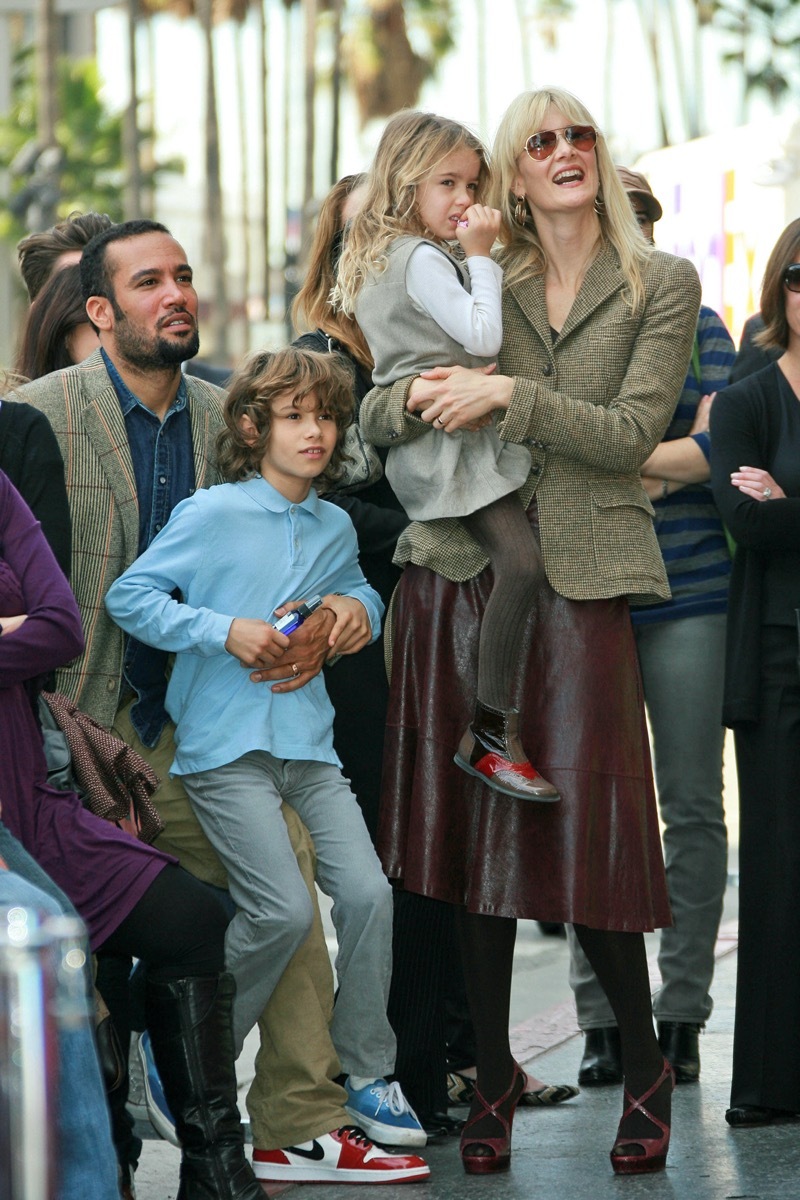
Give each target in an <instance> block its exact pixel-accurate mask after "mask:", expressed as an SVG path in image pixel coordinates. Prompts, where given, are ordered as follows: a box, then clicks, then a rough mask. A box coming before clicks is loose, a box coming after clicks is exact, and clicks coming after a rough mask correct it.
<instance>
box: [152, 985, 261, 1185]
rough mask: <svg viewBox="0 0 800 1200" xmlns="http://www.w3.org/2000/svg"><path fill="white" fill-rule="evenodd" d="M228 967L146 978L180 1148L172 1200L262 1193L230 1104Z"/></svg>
mask: <svg viewBox="0 0 800 1200" xmlns="http://www.w3.org/2000/svg"><path fill="white" fill-rule="evenodd" d="M235 991H236V986H235V984H234V981H233V976H232V975H230V974H228V973H227V972H226V973H224V974H222V975H211V976H207V977H202V978H190V979H177V980H174V981H172V982H170V983H151V982H148V985H147V999H146V1007H147V1027H148V1029H149V1031H150V1039H151V1042H152V1046H153V1055H154V1057H155V1060H156V1065H157V1067H158V1070H159V1073H160V1075H161V1081H162V1083H163V1085H164V1094H165V1096H166V1098H167V1103H168V1104H169V1107H170V1109H171V1110H172V1114H173V1116H174V1117H175V1126H176V1129H177V1132H178V1137H179V1138H180V1141H181V1146H182V1149H183V1158H182V1161H181V1183H180V1188H179V1190H178V1196H177V1200H264V1192H263V1190H262V1188H261V1186H260V1184H259V1183H258V1182H257V1181H256V1177H255V1175H254V1174H253V1170H252V1167H251V1166H250V1164H249V1162H248V1161H247V1159H246V1158H245V1154H244V1136H243V1133H242V1123H241V1120H240V1117H239V1109H238V1108H237V1105H236V1072H235V1070H234V1049H233V1026H232V1023H231V1009H232V1007H233V997H234V994H235Z"/></svg>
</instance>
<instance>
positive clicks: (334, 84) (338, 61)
mask: <svg viewBox="0 0 800 1200" xmlns="http://www.w3.org/2000/svg"><path fill="white" fill-rule="evenodd" d="M343 8H344V0H333V74H332V76H331V169H330V182H331V187H333V185H334V184H335V183H336V181H337V179H338V178H339V141H340V137H341V131H340V128H339V126H340V122H341V107H342V9H343Z"/></svg>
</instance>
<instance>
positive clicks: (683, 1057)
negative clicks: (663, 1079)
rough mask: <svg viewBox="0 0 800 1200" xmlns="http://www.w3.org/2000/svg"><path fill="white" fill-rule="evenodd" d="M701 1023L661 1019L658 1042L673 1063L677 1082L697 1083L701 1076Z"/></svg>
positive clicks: (668, 1060)
mask: <svg viewBox="0 0 800 1200" xmlns="http://www.w3.org/2000/svg"><path fill="white" fill-rule="evenodd" d="M699 1034H700V1026H699V1025H689V1024H687V1023H686V1022H684V1021H659V1022H658V1044H659V1046H660V1047H661V1053H662V1054H663V1055H664V1058H666V1060H667V1062H669V1063H670V1064H671V1065H672V1070H673V1071H674V1073H675V1082H676V1083H697V1081H698V1079H699V1078H700V1048H699V1046H698V1038H699Z"/></svg>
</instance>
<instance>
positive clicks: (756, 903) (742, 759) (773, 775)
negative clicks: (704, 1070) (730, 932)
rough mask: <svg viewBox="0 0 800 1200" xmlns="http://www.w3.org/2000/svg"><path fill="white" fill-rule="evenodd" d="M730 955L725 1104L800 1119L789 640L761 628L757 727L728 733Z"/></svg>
mask: <svg viewBox="0 0 800 1200" xmlns="http://www.w3.org/2000/svg"><path fill="white" fill-rule="evenodd" d="M735 741H736V766H737V771H738V775H739V808H740V827H739V956H738V971H737V980H736V1018H735V1026H734V1041H733V1082H732V1087H731V1105H733V1106H736V1105H744V1104H752V1105H760V1106H763V1107H765V1108H781V1109H788V1110H790V1111H792V1112H800V953H798V947H800V677H799V676H798V666H797V633H796V631H795V630H794V629H793V628H791V627H788V626H786V627H784V626H765V627H764V628H763V629H762V636H761V685H760V709H759V720H758V722H757V723H754V724H748V725H742V726H740V727H738V728H737V729H736V730H735Z"/></svg>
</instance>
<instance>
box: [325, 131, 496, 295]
mask: <svg viewBox="0 0 800 1200" xmlns="http://www.w3.org/2000/svg"><path fill="white" fill-rule="evenodd" d="M458 150H472V151H473V152H474V153H475V154H476V155H477V156H478V163H479V171H478V191H477V194H476V196H475V200H476V201H477V202H479V203H480V202H481V201H482V199H483V193H484V191H485V190H486V189H487V187H488V184H489V180H490V174H489V159H488V155H487V153H486V149H485V147H484V146H483V143H482V142H481V140H480V138H478V137H477V136H476V135H475V134H474V133H472V131H471V130H469V129H467V128H466V126H464V125H459V123H458V122H457V121H451V120H449V119H448V118H447V117H438V116H436V115H435V113H426V112H416V111H414V110H413V109H406V110H404V111H403V112H399V113H396V114H395V116H393V117H392V119H391V120H390V121H389V122H388V124H387V125H386V128H385V129H384V131H383V134H382V136H381V140H380V142H379V144H378V149H377V150H376V152H375V158H374V160H373V163H372V166H371V167H370V170H369V173H368V175H367V192H366V195H365V197H364V202H363V204H362V205H361V209H360V210H359V212H358V213H357V215H356V216H355V217H354V218H353V220H352V222H351V224H350V227H349V229H348V233H347V240H346V242H345V247H344V250H343V252H342V258H341V262H340V264H339V274H338V281H337V285H336V288H335V290H334V292H333V302H334V305H335V307H336V308H338V309H341V310H342V311H343V312H345V313H352V312H353V308H354V305H355V299H356V296H357V295H358V293H359V291H360V289H361V286H362V285H363V283H364V280H365V279H366V278H367V277H368V276H369V275H370V274H373V273H376V274H378V273H380V272H381V271H383V270H384V269H385V267H386V262H387V258H386V252H387V249H388V247H389V244H390V242H393V241H394V240H395V238H398V237H402V236H404V235H405V234H412V235H415V236H417V237H425V236H427V235H428V234H427V230H426V228H425V224H424V222H423V221H422V219H421V217H420V215H419V209H418V206H417V188H418V187H419V185H420V184H421V183H424V182H425V180H426V179H428V178H429V177H430V176H431V175H432V174H433V173H434V171H435V170H436V168H437V167H438V165H439V164H440V163H441V162H443V161H444V159H446V158H448V157H449V156H450V155H451V154H453V153H455V152H456V151H458Z"/></svg>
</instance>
